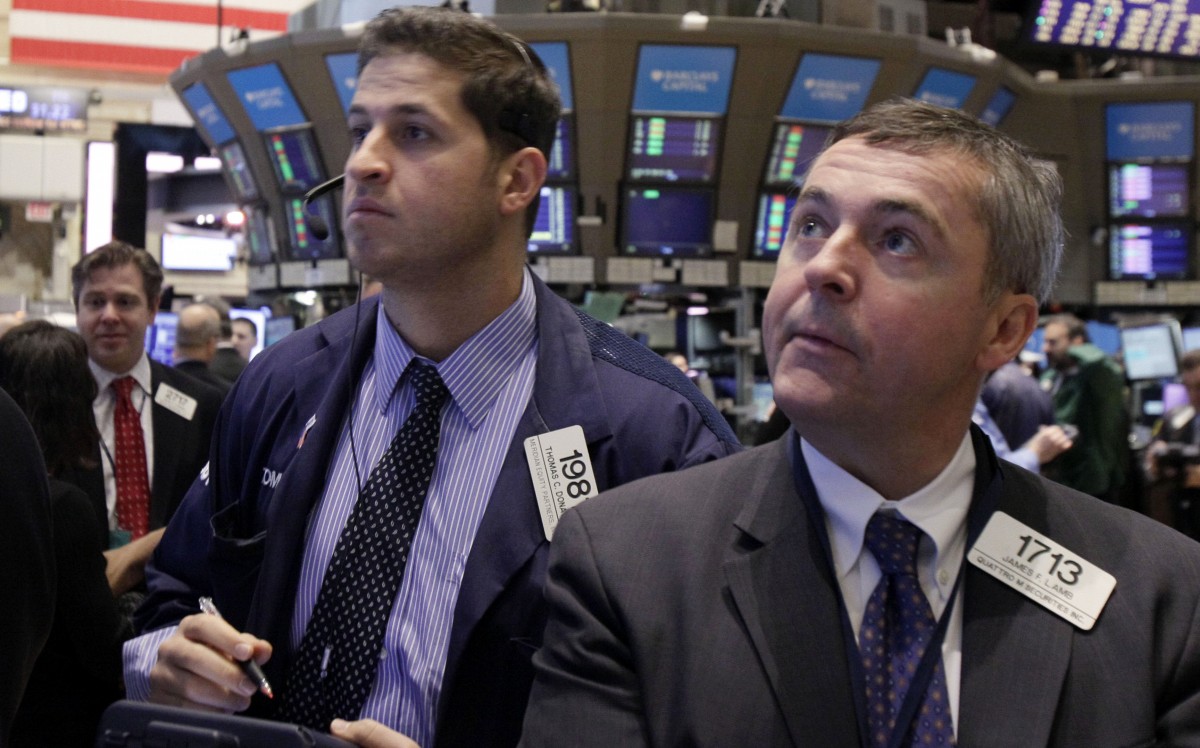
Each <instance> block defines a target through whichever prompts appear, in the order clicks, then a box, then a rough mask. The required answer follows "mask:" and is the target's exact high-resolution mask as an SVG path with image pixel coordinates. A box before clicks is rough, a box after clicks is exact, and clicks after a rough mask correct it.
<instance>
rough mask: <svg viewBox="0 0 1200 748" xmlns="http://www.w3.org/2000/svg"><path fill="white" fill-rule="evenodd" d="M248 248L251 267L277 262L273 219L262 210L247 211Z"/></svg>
mask: <svg viewBox="0 0 1200 748" xmlns="http://www.w3.org/2000/svg"><path fill="white" fill-rule="evenodd" d="M243 230H244V231H245V236H246V248H247V250H248V254H249V256H250V264H251V265H269V264H271V263H272V262H275V258H276V253H275V231H274V230H273V227H272V225H271V218H270V216H268V215H267V212H266V211H265V210H263V209H262V208H254V209H252V210H248V211H246V225H245V228H244V229H243Z"/></svg>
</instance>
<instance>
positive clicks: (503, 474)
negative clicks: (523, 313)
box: [439, 277, 612, 705]
mask: <svg viewBox="0 0 1200 748" xmlns="http://www.w3.org/2000/svg"><path fill="white" fill-rule="evenodd" d="M534 284H535V291H536V294H537V320H538V322H537V324H538V343H537V344H538V355H537V371H536V375H535V379H534V385H533V394H532V397H531V400H530V403H529V405H528V406H527V407H526V409H525V412H524V413H523V414H522V416H521V419H520V421H519V422H518V423H517V428H516V431H515V433H514V434H513V438H512V441H511V442H510V443H509V446H508V451H507V453H506V454H505V457H504V462H503V464H502V465H501V467H500V474H499V475H498V476H497V478H496V485H495V487H494V488H493V489H492V493H491V496H490V497H489V498H488V505H487V508H486V509H485V510H484V515H483V519H482V520H481V521H480V523H479V529H478V531H477V532H476V535H475V540H474V542H473V543H472V545H471V553H470V556H469V557H468V558H467V564H466V568H465V569H464V571H463V579H462V586H461V587H460V589H459V593H458V600H457V601H456V603H455V607H454V624H453V626H452V628H451V632H450V643H449V647H448V650H447V653H446V670H445V674H444V676H443V681H442V693H443V695H442V698H441V699H440V700H439V703H440V704H442V705H445V704H447V703H449V702H450V699H449V698H447V697H446V694H448V693H450V691H451V690H452V689H453V687H454V683H455V680H456V678H457V675H458V666H459V664H460V659H461V657H462V654H463V652H464V650H465V649H466V646H467V642H468V640H469V639H470V637H471V635H472V633H473V632H474V630H475V627H476V626H477V625H478V624H479V621H480V620H481V619H482V618H483V616H484V615H485V614H486V612H487V610H488V608H489V607H491V605H492V604H493V603H494V602H495V601H496V599H497V598H498V597H499V596H500V595H501V594H502V593H504V592H505V591H506V590H507V588H508V587H509V586H510V583H511V582H512V580H513V578H514V577H515V576H516V575H517V573H518V572H520V571H521V569H522V568H524V567H525V566H526V565H527V564H529V563H530V562H531V559H534V557H535V555H536V554H537V553H538V551H539V549H543V548H548V547H549V544H548V543H547V541H546V537H545V534H544V531H543V529H542V521H541V517H540V515H539V513H538V505H537V500H536V498H535V496H534V494H533V481H532V480H531V478H530V477H529V467H528V463H527V460H526V456H525V450H524V442H525V440H526V439H528V438H529V437H531V436H536V435H538V434H544V433H546V432H549V431H554V430H557V429H561V428H566V427H568V426H574V425H579V426H582V427H583V432H584V435H585V437H586V439H587V443H588V450H589V452H590V454H591V457H592V462H593V467H594V468H595V470H596V477H597V480H598V481H599V482H600V485H599V488H600V490H604V489H606V488H610V487H611V486H608V485H605V484H604V480H605V478H604V475H603V473H604V472H605V471H604V468H603V466H602V464H601V462H600V459H599V457H598V454H599V453H598V450H597V446H596V445H597V443H598V442H603V441H606V440H608V439H609V438H610V437H611V434H612V430H611V426H610V424H609V421H608V416H607V412H606V410H605V407H604V401H603V399H602V398H601V396H600V387H599V383H598V382H597V380H596V373H595V370H594V369H593V367H592V364H591V358H592V354H591V349H590V348H589V346H588V343H587V340H586V338H585V337H584V335H583V332H582V331H581V330H580V328H579V323H578V321H577V318H576V317H575V315H574V312H573V311H572V310H571V308H570V307H569V306H567V305H566V304H565V303H564V302H562V301H561V300H560V299H558V298H557V297H555V296H554V295H553V292H551V291H550V290H549V289H548V288H546V286H545V284H543V283H542V282H541V281H539V280H537V279H536V277H535V278H534ZM541 563H543V564H544V563H545V557H544V554H543V556H542V557H541ZM544 577H545V574H544V572H541V573H535V574H531V575H529V578H530V579H532V580H535V581H536V582H537V583H538V584H540V583H541V580H543V579H544ZM529 593H530V595H529V599H533V600H537V601H540V591H539V590H537V589H533V590H529ZM538 604H540V602H539V603H538Z"/></svg>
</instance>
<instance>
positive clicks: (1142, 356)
mask: <svg viewBox="0 0 1200 748" xmlns="http://www.w3.org/2000/svg"><path fill="white" fill-rule="evenodd" d="M1178 337H1179V326H1178V324H1176V323H1170V322H1163V323H1159V324H1153V325H1142V326H1139V327H1124V328H1121V350H1122V351H1123V352H1124V361H1125V376H1126V378H1127V379H1129V380H1130V381H1136V380H1139V379H1168V378H1170V377H1175V376H1178V375H1179V350H1178V348H1177V340H1178Z"/></svg>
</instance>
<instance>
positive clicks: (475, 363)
mask: <svg viewBox="0 0 1200 748" xmlns="http://www.w3.org/2000/svg"><path fill="white" fill-rule="evenodd" d="M377 315H378V316H377V319H376V326H377V329H378V333H377V334H376V335H375V368H376V376H375V393H374V396H373V397H374V401H375V406H376V407H377V408H379V411H380V413H383V412H385V411H386V410H387V406H388V402H389V401H390V400H391V399H392V396H393V395H394V394H395V392H396V391H397V384H398V383H399V381H400V376H401V375H402V374H403V373H404V370H405V369H406V368H408V364H409V362H410V361H412V359H413V358H416V357H417V353H416V352H415V351H414V350H413V349H412V347H411V346H409V344H408V342H407V341H405V340H404V338H403V337H401V336H400V333H398V332H396V328H394V327H392V324H391V322H390V321H389V320H388V318H387V313H386V312H385V311H384V308H383V304H380V305H379V310H378V313H377ZM536 323H537V296H536V294H535V292H534V287H533V282H532V281H531V280H530V277H529V270H528V269H526V270H525V271H524V276H523V280H522V283H521V293H520V294H519V295H518V296H517V300H516V301H514V302H513V303H512V304H511V305H509V307H508V308H507V309H505V310H504V311H503V312H501V313H500V315H499V316H498V317H496V318H495V319H494V320H492V321H491V322H489V323H488V324H487V325H485V326H484V327H483V329H481V330H479V331H478V332H476V333H475V334H474V335H472V336H471V337H469V338H467V340H466V341H464V342H463V344H462V345H460V346H459V347H458V348H457V349H456V350H455V351H454V353H451V354H450V355H449V356H447V357H446V358H445V359H444V360H443V361H441V362H439V363H437V370H438V374H440V375H441V377H442V381H443V382H445V383H446V389H448V390H449V391H450V397H451V398H452V399H453V400H454V403H455V405H457V406H458V408H459V409H460V410H461V411H462V412H463V415H464V416H466V418H467V422H468V423H469V424H470V425H471V428H472V429H474V428H478V426H479V424H480V423H481V422H482V421H483V419H484V417H485V416H486V415H487V413H488V410H489V409H490V408H491V406H492V403H494V402H495V400H496V397H497V396H498V395H499V394H500V392H501V391H502V390H503V388H504V384H505V382H507V381H508V379H509V377H510V376H511V375H512V373H513V372H514V371H515V370H516V368H517V365H518V363H519V362H520V360H521V358H522V354H524V353H525V351H527V350H528V349H529V346H531V345H533V342H534V340H535V339H536V337H537V324H536ZM425 360H426V361H427V362H428V363H431V364H432V363H433V362H432V361H428V359H425Z"/></svg>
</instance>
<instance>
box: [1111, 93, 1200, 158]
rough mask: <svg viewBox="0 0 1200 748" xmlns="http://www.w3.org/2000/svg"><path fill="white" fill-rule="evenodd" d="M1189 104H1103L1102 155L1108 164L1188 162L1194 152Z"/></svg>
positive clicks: (1191, 106) (1192, 108)
mask: <svg viewBox="0 0 1200 748" xmlns="http://www.w3.org/2000/svg"><path fill="white" fill-rule="evenodd" d="M1195 120H1196V104H1195V102H1192V101H1138V102H1132V103H1131V102H1121V103H1117V102H1113V103H1109V104H1105V105H1104V153H1105V157H1106V158H1107V159H1108V160H1109V161H1142V162H1148V161H1154V160H1167V159H1173V160H1176V161H1182V160H1189V159H1191V158H1192V157H1193V156H1194V155H1195V153H1196V143H1195V130H1196V122H1195Z"/></svg>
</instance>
